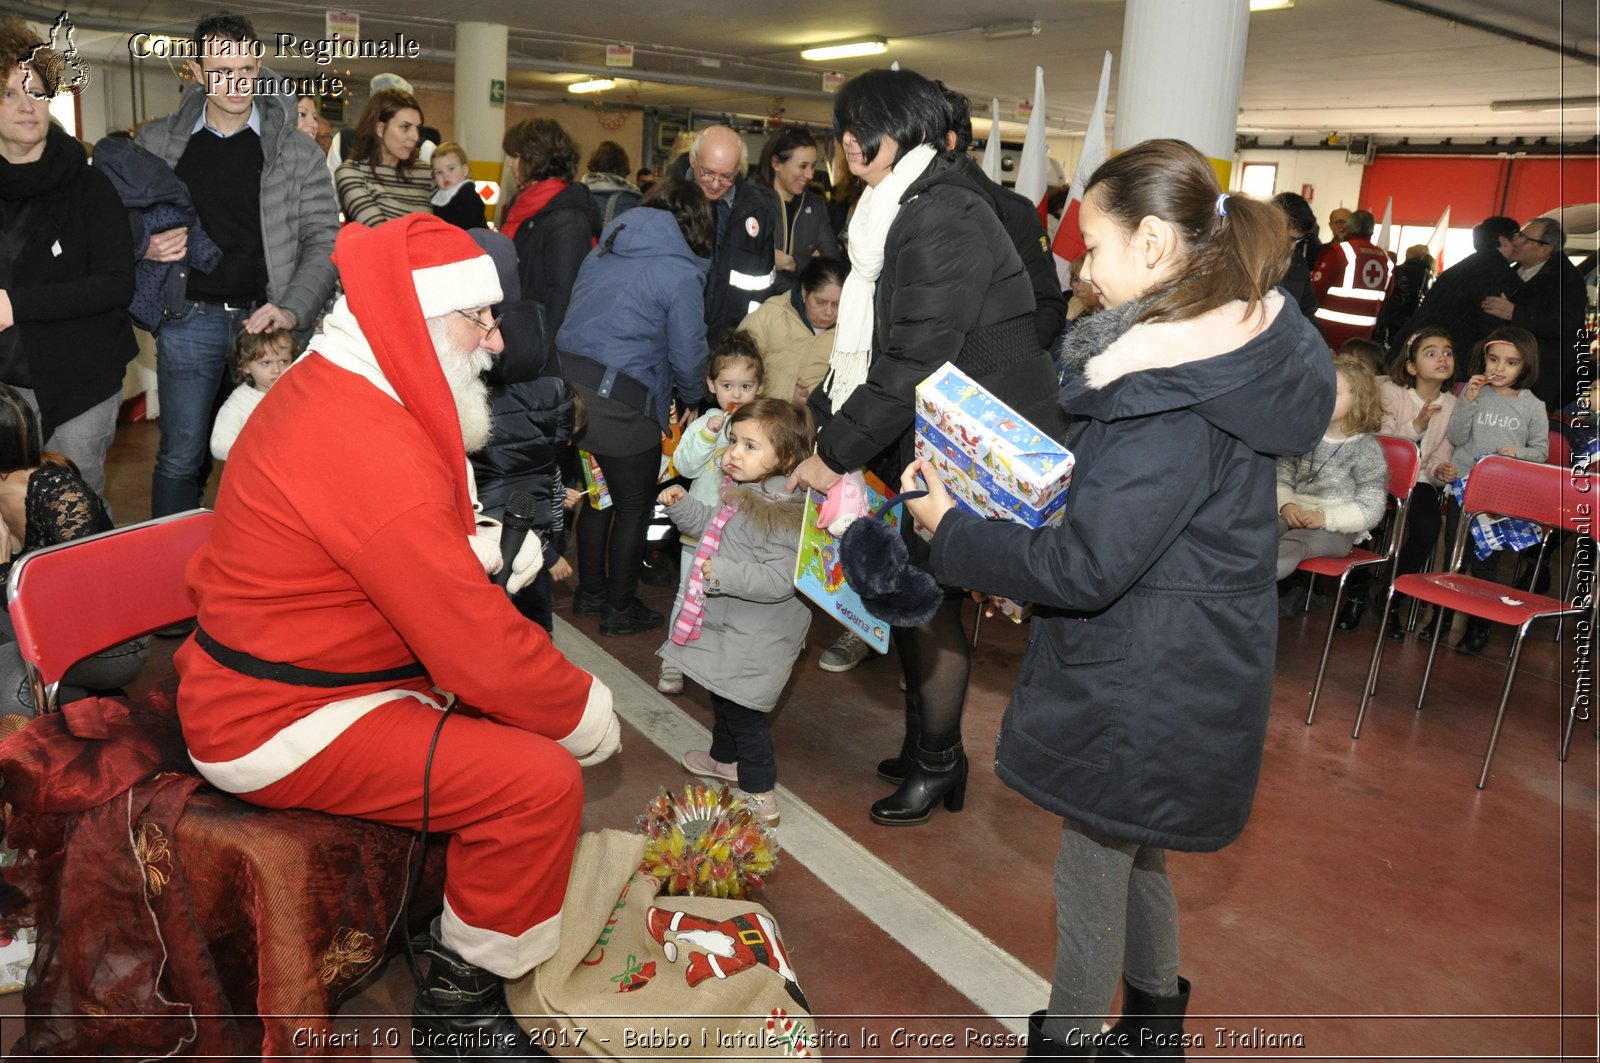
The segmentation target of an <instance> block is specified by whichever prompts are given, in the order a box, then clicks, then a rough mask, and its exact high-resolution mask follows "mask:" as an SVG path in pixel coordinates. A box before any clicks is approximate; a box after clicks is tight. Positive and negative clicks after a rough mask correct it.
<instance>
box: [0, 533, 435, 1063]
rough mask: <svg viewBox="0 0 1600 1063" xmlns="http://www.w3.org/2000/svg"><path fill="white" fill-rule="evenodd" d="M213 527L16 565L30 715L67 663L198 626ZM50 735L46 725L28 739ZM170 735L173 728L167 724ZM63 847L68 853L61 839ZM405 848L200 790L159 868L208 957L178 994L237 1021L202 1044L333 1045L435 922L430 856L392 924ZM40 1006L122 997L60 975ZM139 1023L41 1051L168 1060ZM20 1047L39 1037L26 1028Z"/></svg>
mask: <svg viewBox="0 0 1600 1063" xmlns="http://www.w3.org/2000/svg"><path fill="white" fill-rule="evenodd" d="M211 525H212V514H211V513H210V512H209V511H206V510H194V511H191V512H188V513H178V514H174V515H172V516H169V517H162V518H158V519H156V520H151V521H147V522H145V523H143V524H134V525H130V526H129V527H126V528H118V529H116V530H114V531H109V532H105V533H103V534H100V535H93V536H89V537H87V538H84V539H77V540H74V541H72V542H69V543H62V544H61V545H59V546H52V547H45V548H43V549H40V550H36V551H34V552H32V553H30V554H27V555H25V556H23V557H22V558H20V559H19V560H18V562H17V563H16V564H15V565H14V566H13V567H12V570H11V577H10V582H9V585H8V588H7V600H8V604H9V608H10V613H11V618H12V622H13V624H14V626H15V628H16V632H17V641H18V644H19V649H20V651H21V653H22V657H23V660H24V661H25V662H26V663H27V666H28V671H29V674H30V675H31V676H32V678H33V680H34V691H35V698H36V701H35V704H36V705H38V706H39V707H40V710H41V711H46V710H53V709H55V708H57V707H58V706H57V705H56V696H57V693H58V690H59V687H60V683H61V677H62V676H63V675H64V674H65V673H66V671H67V669H68V668H70V667H72V666H73V665H74V664H76V663H77V662H78V661H80V660H82V659H84V658H86V657H88V656H90V655H92V654H94V653H98V652H99V651H100V650H103V649H105V648H106V647H108V646H114V645H117V644H118V643H121V642H126V641H127V640H128V639H130V638H134V637H136V636H138V635H141V634H144V633H146V632H149V631H153V630H155V629H157V628H161V627H166V626H168V625H171V624H175V623H177V622H179V621H181V620H187V619H189V618H190V617H193V616H194V615H195V602H194V600H193V599H192V597H191V596H190V594H189V589H188V581H187V579H186V574H185V570H186V569H187V567H188V563H189V559H190V558H191V557H192V556H193V555H194V553H195V552H196V551H197V550H198V549H199V548H200V547H201V546H202V545H203V544H204V543H205V541H206V538H207V536H208V535H209V534H210V532H211ZM48 722H53V721H44V720H35V721H33V725H34V726H37V725H39V724H41V723H48ZM170 725H171V726H172V727H173V728H176V727H177V726H178V725H177V721H176V719H173V720H172V721H171V724H170ZM140 785H141V786H143V785H146V784H144V783H141V784H140ZM136 789H137V787H136ZM133 793H134V791H133V790H130V791H128V794H129V795H132V794H133ZM118 800H120V801H131V800H132V798H131V796H124V797H121V798H118ZM94 811H95V810H89V814H92V813H93V812H94ZM67 836H68V838H69V841H68V843H67V847H68V849H70V847H71V845H72V841H71V840H70V839H71V838H72V837H73V835H72V834H71V832H70V831H69V832H68V835H67ZM416 848H417V845H416V835H415V833H414V832H411V831H408V830H404V829H402V828H399V827H391V826H386V825H383V824H380V823H369V822H366V821H363V820H359V819H350V818H345V817H335V816H328V815H325V814H323V813H320V812H310V811H305V810H295V809H289V810H277V809H269V808H259V807H256V806H254V805H249V804H246V803H245V802H243V801H242V800H240V799H238V798H236V797H233V796H232V795H229V794H224V793H221V792H218V791H215V790H212V789H211V788H209V787H206V786H202V787H200V788H199V789H197V790H196V791H195V792H194V793H193V795H192V796H190V797H189V799H188V801H187V803H186V804H185V805H184V806H183V809H182V811H181V813H180V814H179V815H178V816H177V818H176V823H175V826H174V827H173V833H172V837H171V849H170V853H171V854H172V861H173V863H174V864H175V865H181V866H182V868H183V875H182V879H183V881H184V884H185V886H184V888H185V890H186V897H187V905H188V906H189V909H190V910H192V912H193V918H194V920H195V921H196V923H197V924H198V926H199V928H200V930H201V932H202V934H203V936H204V938H205V940H206V944H207V948H208V950H209V951H208V953H207V954H206V955H203V956H194V955H189V956H186V957H184V958H182V959H181V960H174V962H182V963H184V964H186V967H185V969H184V974H185V976H186V978H187V981H185V982H184V983H183V984H184V985H187V986H189V987H190V988H191V989H193V988H194V987H196V986H205V985H209V984H210V983H211V981H213V980H214V981H215V982H216V984H217V985H219V986H220V987H221V991H224V992H225V995H226V997H227V998H228V999H229V1000H230V1001H232V1002H233V1005H234V1008H235V1009H236V1010H237V1011H238V1012H239V1015H237V1016H236V1015H211V1016H197V1017H196V1020H195V1021H196V1022H199V1023H203V1024H206V1028H207V1034H206V1036H217V1037H225V1036H227V1035H226V1034H217V1033H216V1032H215V1030H216V1028H217V1027H219V1026H222V1027H227V1028H228V1029H232V1028H233V1026H234V1025H236V1024H242V1025H240V1027H239V1028H240V1031H241V1033H240V1036H241V1037H244V1038H246V1039H247V1040H248V1041H249V1045H248V1047H249V1048H250V1051H249V1055H250V1056H251V1057H255V1056H258V1055H259V1056H266V1057H271V1058H279V1057H280V1056H287V1055H290V1054H297V1050H298V1049H303V1048H304V1046H305V1045H307V1044H310V1045H313V1046H315V1045H319V1044H320V1045H328V1044H338V1043H341V1042H339V1041H337V1040H336V1039H335V1038H336V1037H337V1036H338V1035H337V1034H335V1033H333V1032H332V1019H331V1018H330V1016H331V1015H332V1014H333V1012H334V1010H335V1009H336V1008H337V1006H338V1004H339V1002H340V1001H341V1000H343V999H345V998H347V997H349V996H350V995H351V994H353V993H354V992H355V991H356V990H357V989H358V988H359V987H360V986H361V985H362V984H364V982H365V980H366V978H367V977H368V976H369V975H370V974H371V973H372V972H373V971H374V970H376V969H377V968H378V967H380V966H381V965H382V963H383V962H384V960H385V957H386V955H387V953H388V952H389V951H390V950H391V949H392V948H393V947H394V946H396V945H398V944H399V943H400V942H401V941H403V940H404V938H405V936H406V934H407V932H408V930H407V927H408V925H409V927H410V928H413V929H414V928H415V927H416V926H418V925H422V924H423V923H425V920H426V918H428V917H429V916H430V915H431V913H432V912H433V911H436V910H437V909H438V907H439V903H440V900H439V898H440V892H441V889H442V881H443V869H444V862H443V856H444V848H443V847H442V846H436V847H434V848H433V849H432V850H431V851H430V853H429V857H428V860H427V871H426V873H425V874H424V878H423V883H422V887H421V889H420V890H419V891H418V893H417V894H416V896H415V898H414V899H413V904H412V907H411V909H410V910H409V911H402V909H401V899H402V898H403V897H404V896H405V894H406V889H405V886H406V876H407V874H408V872H409V870H410V868H411V864H412V861H413V859H414V856H415V852H416ZM130 852H131V851H130ZM136 855H137V854H131V855H130V856H129V857H128V859H129V860H132V859H134V857H135V856H136ZM112 864H113V865H114V866H113V867H111V870H110V871H108V873H115V874H117V875H121V876H123V877H124V878H126V876H128V875H130V874H132V875H141V874H144V873H145V865H144V864H142V863H140V864H138V866H137V867H134V868H132V869H131V870H130V869H129V867H128V866H127V864H126V863H117V862H115V861H112ZM57 866H61V865H60V864H59V863H58V864H57ZM317 869H322V870H321V871H318V870H317ZM308 880H309V881H311V882H314V883H319V884H320V890H319V892H318V894H317V897H316V903H315V904H310V903H306V902H305V900H304V897H303V894H304V892H305V890H306V887H307V882H308ZM156 892H157V893H159V892H160V891H156ZM151 912H152V913H154V912H156V909H155V908H151ZM156 917H158V916H152V918H156ZM73 932H76V928H69V927H64V926H60V925H59V924H57V923H56V922H54V921H53V920H52V921H46V922H43V923H41V930H40V933H41V935H45V934H51V935H57V936H59V935H65V934H68V933H73ZM106 935H107V940H108V941H110V942H112V944H111V945H110V946H107V947H110V948H114V949H121V950H122V951H121V952H116V953H115V955H116V956H117V958H118V960H119V962H125V963H148V964H149V966H150V969H151V970H152V971H154V972H155V973H156V975H157V976H160V977H163V978H170V977H172V976H173V974H172V969H171V968H169V967H168V958H167V957H165V956H162V957H157V958H154V959H152V958H151V957H150V956H149V955H148V954H145V953H142V952H138V951H136V949H135V946H133V945H130V944H128V942H127V941H125V940H124V939H122V938H121V937H118V936H117V935H116V934H115V933H114V932H113V930H111V929H107V930H106ZM44 940H46V939H45V937H43V936H41V941H44ZM352 942H353V943H355V944H351V943H352ZM358 946H359V947H358ZM130 950H133V951H130ZM58 951H61V954H62V955H65V952H64V950H58ZM42 954H43V953H41V955H42ZM37 963H38V961H36V966H37ZM196 972H198V973H196ZM129 977H132V975H130V976H129ZM169 988H170V987H169ZM37 992H38V993H40V994H41V1001H42V1004H41V1005H40V1006H41V1008H42V1013H43V1014H48V1015H51V1016H55V1015H59V1014H62V1012H63V1010H65V1009H73V1010H77V1009H81V1008H82V1007H83V1006H84V1004H83V1001H84V1000H89V1001H91V1002H92V1003H93V1005H94V1006H95V1007H100V1008H104V1007H106V1006H107V1003H106V1001H107V999H108V998H110V997H111V995H113V994H116V993H119V992H120V990H119V989H118V984H117V983H116V982H115V981H114V980H113V981H107V982H106V983H105V984H104V985H100V984H98V983H97V984H96V985H95V986H94V987H93V988H92V991H91V995H90V996H88V997H81V996H78V995H74V994H77V993H79V992H80V989H79V988H78V987H77V986H76V983H72V982H71V980H70V979H69V978H66V977H65V976H60V975H58V976H56V977H54V978H53V979H52V980H50V981H48V984H41V986H40V987H39V988H38V990H37ZM97 994H98V995H97ZM114 999H116V1000H119V1001H120V1000H121V999H122V998H121V997H115V998H114ZM252 1014H253V1015H255V1016H259V1018H257V1019H251V1018H250V1016H251V1015H252ZM144 1017H145V1016H141V1015H139V1014H132V1015H128V1016H124V1017H123V1018H122V1019H121V1020H120V1027H121V1028H119V1029H118V1030H116V1031H114V1033H111V1034H108V1033H106V1030H105V1028H104V1027H100V1026H96V1025H95V1024H94V1023H92V1022H88V1023H81V1022H80V1023H76V1024H66V1025H64V1026H61V1027H60V1029H64V1030H66V1031H67V1033H66V1036H68V1038H69V1041H70V1043H68V1044H66V1045H65V1046H63V1045H61V1044H56V1043H54V1042H53V1041H52V1040H51V1038H52V1037H54V1036H56V1035H57V1034H58V1033H59V1032H60V1030H59V1029H58V1028H57V1027H50V1028H47V1029H42V1030H41V1031H39V1032H38V1036H39V1037H41V1038H42V1039H43V1042H44V1043H49V1044H50V1046H51V1048H52V1049H54V1050H55V1051H56V1052H60V1051H61V1050H62V1049H63V1047H66V1048H68V1049H73V1048H77V1047H85V1046H93V1050H86V1051H81V1052H80V1051H72V1052H71V1054H72V1055H74V1056H81V1057H89V1056H94V1057H99V1056H100V1055H102V1054H105V1053H104V1051H103V1049H104V1047H105V1043H106V1038H107V1037H111V1038H113V1039H114V1042H115V1044H116V1046H117V1047H118V1048H123V1049H130V1050H132V1049H137V1053H136V1054H139V1055H141V1056H142V1055H166V1054H168V1053H169V1051H171V1044H170V1043H169V1042H168V1041H166V1040H163V1037H164V1036H165V1032H166V1031H167V1030H168V1029H169V1028H168V1027H167V1026H164V1025H162V1024H161V1023H160V1022H159V1021H157V1020H158V1019H160V1018H161V1017H162V1016H154V1017H151V1021H150V1022H148V1023H145V1024H143V1025H141V1023H140V1019H141V1018H144ZM195 1029H196V1030H198V1029H199V1027H198V1026H196V1027H195ZM27 1036H29V1037H32V1036H35V1032H34V1031H33V1029H32V1027H30V1028H29V1032H28V1034H27ZM308 1038H309V1040H308ZM76 1039H81V1040H82V1044H81V1045H80V1044H79V1041H78V1040H76ZM218 1043H222V1042H218ZM33 1047H34V1048H35V1049H37V1047H38V1046H37V1045H34V1046H33ZM189 1047H190V1048H192V1047H193V1043H191V1044H190V1045H189ZM230 1058H232V1057H230ZM241 1058H242V1057H241Z"/></svg>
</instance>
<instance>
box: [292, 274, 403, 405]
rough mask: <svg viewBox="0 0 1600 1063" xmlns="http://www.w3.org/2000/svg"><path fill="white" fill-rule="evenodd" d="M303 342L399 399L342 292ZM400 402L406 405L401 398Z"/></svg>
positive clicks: (340, 366) (394, 398) (391, 396)
mask: <svg viewBox="0 0 1600 1063" xmlns="http://www.w3.org/2000/svg"><path fill="white" fill-rule="evenodd" d="M306 346H307V349H308V350H311V351H314V352H316V353H317V354H320V355H322V357H324V358H326V359H327V360H328V361H330V362H332V363H333V364H334V365H336V366H338V367H339V368H340V369H344V370H347V371H349V372H351V373H354V374H356V376H359V377H362V378H364V379H366V380H367V381H368V382H369V383H370V384H371V385H372V386H373V387H375V388H377V389H378V390H379V391H381V392H383V393H384V394H385V395H387V396H389V397H390V398H391V399H393V400H394V401H396V402H400V396H399V394H397V393H396V392H395V390H394V385H393V384H391V383H389V378H388V377H387V376H385V375H384V372H383V369H382V368H381V367H380V366H379V365H378V356H377V355H376V354H374V353H373V352H372V346H371V345H370V344H369V343H367V337H366V336H365V335H363V334H362V332H361V324H360V323H359V322H358V321H356V315H355V314H354V313H352V312H351V310H350V304H349V302H348V301H347V300H346V299H345V297H344V296H342V295H341V296H339V298H338V300H337V301H336V302H335V303H334V304H333V309H332V310H329V311H328V312H327V313H326V314H324V315H323V317H322V330H321V331H320V332H318V333H317V334H316V335H315V336H312V337H311V342H310V343H309V344H307V345H306ZM289 369H290V370H291V371H292V370H293V369H294V366H292V365H291V366H290V367H289ZM400 404H401V405H402V406H404V405H405V403H403V402H401V403H400Z"/></svg>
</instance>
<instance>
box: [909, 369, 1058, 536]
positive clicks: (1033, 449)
mask: <svg viewBox="0 0 1600 1063" xmlns="http://www.w3.org/2000/svg"><path fill="white" fill-rule="evenodd" d="M916 418H917V420H916V443H917V457H919V458H921V459H923V460H925V461H931V462H933V463H934V466H935V468H937V469H938V471H939V475H940V478H941V479H943V480H945V486H947V487H949V488H951V490H952V492H955V491H957V490H960V491H961V492H963V494H964V495H965V496H969V497H967V498H966V501H967V503H968V507H967V508H969V509H971V510H972V511H973V512H975V513H977V514H979V515H980V516H983V517H1003V518H1005V519H1007V520H1015V521H1020V522H1021V523H1023V524H1026V525H1028V527H1030V528H1038V527H1042V526H1043V525H1046V524H1049V523H1051V519H1052V518H1054V517H1055V516H1056V515H1057V514H1058V513H1060V512H1061V507H1062V506H1064V505H1066V501H1067V487H1068V486H1069V485H1070V484H1071V483H1072V464H1073V459H1072V452H1071V451H1069V450H1068V449H1067V448H1066V447H1063V446H1062V445H1061V444H1059V443H1057V442H1056V441H1055V440H1053V439H1051V438H1050V437H1049V436H1048V435H1047V434H1046V433H1045V432H1044V431H1043V430H1041V429H1039V428H1037V427H1035V426H1034V425H1033V423H1032V422H1030V421H1028V420H1027V419H1026V418H1025V417H1023V416H1022V415H1021V414H1019V413H1017V412H1016V411H1015V410H1013V409H1012V408H1011V407H1009V406H1007V405H1006V404H1005V403H1003V402H1001V401H1000V400H999V399H997V398H995V397H994V396H993V395H992V394H990V393H989V392H988V391H986V390H985V389H984V388H983V386H982V385H981V384H979V383H977V382H976V381H975V380H973V379H972V378H971V377H969V376H967V374H965V373H963V372H962V371H961V370H959V369H957V368H956V367H955V366H953V365H948V364H947V365H944V366H942V367H941V368H939V369H938V370H936V371H935V372H934V373H933V374H932V375H931V376H929V377H928V378H927V379H926V380H924V381H923V382H922V383H920V384H918V385H917V403H916ZM947 470H948V471H947ZM952 481H954V482H952ZM980 498H981V499H982V500H983V501H982V503H981V504H980V503H978V502H975V501H972V499H980Z"/></svg>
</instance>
